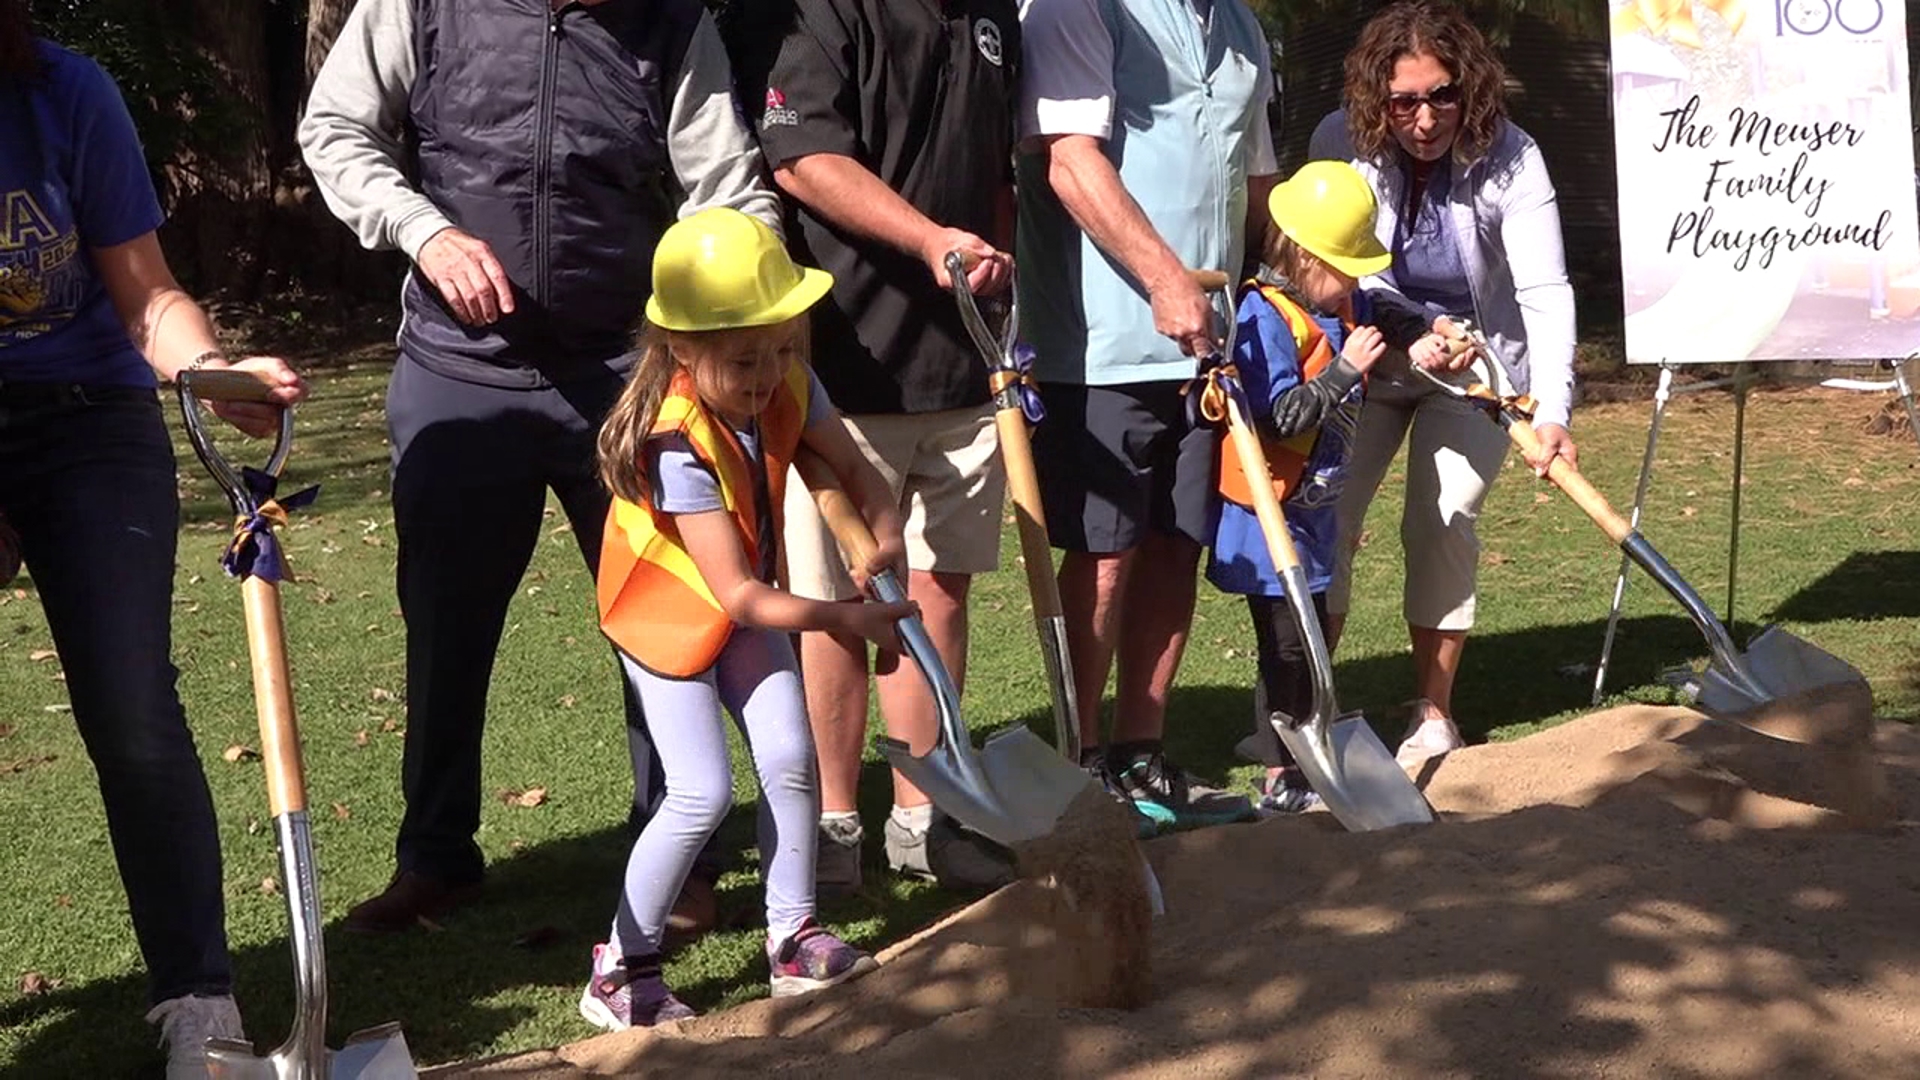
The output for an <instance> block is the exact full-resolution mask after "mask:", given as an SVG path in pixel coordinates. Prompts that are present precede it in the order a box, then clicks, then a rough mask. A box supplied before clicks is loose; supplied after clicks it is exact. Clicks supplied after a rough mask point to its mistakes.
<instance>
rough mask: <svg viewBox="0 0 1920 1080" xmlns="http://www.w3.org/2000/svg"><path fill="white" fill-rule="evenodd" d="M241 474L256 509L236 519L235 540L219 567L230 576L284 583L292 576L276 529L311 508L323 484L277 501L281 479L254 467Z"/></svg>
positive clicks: (223, 556) (221, 557) (234, 527)
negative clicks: (299, 511) (276, 492)
mask: <svg viewBox="0 0 1920 1080" xmlns="http://www.w3.org/2000/svg"><path fill="white" fill-rule="evenodd" d="M240 473H241V476H242V478H243V479H244V480H245V481H246V485H247V490H248V491H249V492H251V493H252V494H253V498H254V502H255V503H256V505H257V509H255V510H254V512H253V513H251V514H249V515H247V516H245V517H241V518H236V519H234V523H233V539H232V540H231V541H229V542H228V544H227V550H226V551H225V552H224V553H222V554H221V556H220V565H221V566H222V567H224V568H225V569H226V571H227V576H229V577H237V578H244V577H257V578H259V579H261V580H262V581H285V580H286V579H287V578H288V577H289V576H290V575H289V573H288V570H287V562H286V556H285V555H283V554H282V553H281V551H280V541H279V538H277V537H276V536H274V534H273V530H274V528H275V527H276V526H278V527H281V528H284V527H286V524H287V515H289V514H291V513H293V512H294V511H295V510H299V509H301V508H303V507H306V506H310V505H312V503H313V500H314V499H316V498H318V497H319V495H320V485H318V484H315V485H313V486H312V487H308V488H302V489H301V490H299V491H296V492H294V493H293V494H291V495H289V496H287V497H286V498H284V499H276V498H274V492H275V490H276V489H278V488H279V486H280V479H279V477H276V476H274V475H273V474H272V473H267V472H262V471H261V470H259V469H255V468H251V467H249V468H243V469H241V470H240Z"/></svg>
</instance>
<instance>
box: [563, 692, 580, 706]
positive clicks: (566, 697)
mask: <svg viewBox="0 0 1920 1080" xmlns="http://www.w3.org/2000/svg"><path fill="white" fill-rule="evenodd" d="M575 700H577V699H576V698H575V697H574V696H573V695H572V694H561V695H560V707H561V708H563V709H571V708H573V703H574V701H575Z"/></svg>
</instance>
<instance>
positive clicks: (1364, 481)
mask: <svg viewBox="0 0 1920 1080" xmlns="http://www.w3.org/2000/svg"><path fill="white" fill-rule="evenodd" d="M1401 362H1402V364H1404V363H1405V360H1404V359H1402V361H1401ZM1385 366H1387V365H1386V364H1385V363H1383V364H1382V365H1380V367H1385ZM1380 367H1376V368H1375V369H1374V377H1373V378H1372V379H1370V380H1369V382H1368V385H1367V401H1366V404H1365V405H1364V406H1363V407H1362V408H1361V410H1360V425H1359V429H1358V430H1357V431H1356V432H1355V433H1354V437H1353V457H1352V459H1351V460H1350V461H1349V463H1348V472H1347V484H1346V488H1345V490H1344V491H1342V492H1341V494H1340V502H1339V506H1338V509H1337V511H1336V513H1337V515H1338V518H1339V528H1340V542H1339V544H1338V545H1336V548H1335V558H1334V569H1333V582H1332V584H1331V585H1329V586H1328V589H1327V610H1328V611H1329V612H1331V613H1333V614H1337V615H1344V614H1346V613H1347V612H1348V611H1350V610H1351V609H1352V601H1353V560H1354V554H1355V550H1356V548H1357V546H1358V544H1359V542H1360V532H1361V529H1362V527H1363V526H1364V525H1365V524H1366V517H1367V507H1368V505H1369V504H1370V503H1372V502H1373V496H1374V494H1375V493H1376V492H1377V491H1379V489H1380V481H1381V480H1382V479H1384V478H1385V477H1386V475H1387V468H1388V467H1389V466H1391V465H1392V464H1393V457H1394V454H1396V453H1397V452H1398V451H1399V449H1400V444H1401V442H1403V441H1404V442H1406V443H1407V489H1406V504H1405V506H1404V507H1403V508H1402V509H1401V512H1400V542H1401V545H1402V546H1403V547H1404V549H1405V552H1406V585H1405V589H1404V593H1403V599H1402V607H1403V609H1404V611H1405V614H1406V619H1407V623H1408V625H1410V626H1418V627H1424V628H1427V629H1432V630H1468V629H1471V628H1472V627H1473V614H1474V583H1475V578H1476V575H1477V573H1478V571H1479V565H1480V539H1479V537H1478V536H1477V535H1475V533H1474V521H1475V519H1477V518H1478V517H1479V516H1480V506H1481V504H1482V503H1484V502H1485V501H1486V498H1487V492H1488V491H1489V490H1490V489H1491V488H1492V487H1493V479H1494V477H1495V476H1498V475H1499V473H1500V466H1501V464H1502V463H1503V462H1505V461H1506V457H1507V445H1508V443H1507V434H1506V432H1504V431H1502V430H1501V429H1500V426H1499V425H1498V424H1496V423H1494V422H1493V421H1492V420H1491V419H1489V418H1488V416H1487V415H1486V413H1484V412H1481V411H1479V410H1478V409H1475V408H1473V407H1472V406H1469V405H1467V404H1465V403H1464V402H1462V401H1460V400H1459V399H1457V398H1454V397H1452V396H1450V395H1448V394H1446V393H1443V392H1442V391H1441V390H1440V389H1439V388H1437V387H1434V386H1431V385H1428V384H1427V383H1426V382H1425V381H1424V380H1420V381H1411V380H1419V376H1417V375H1412V374H1410V373H1401V374H1400V376H1399V378H1398V379H1395V378H1393V377H1392V376H1390V375H1386V376H1385V377H1383V375H1384V374H1385V373H1382V372H1381V371H1380ZM1409 431H1411V435H1409Z"/></svg>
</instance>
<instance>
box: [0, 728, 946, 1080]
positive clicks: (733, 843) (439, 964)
mask: <svg viewBox="0 0 1920 1080" xmlns="http://www.w3.org/2000/svg"><path fill="white" fill-rule="evenodd" d="M861 790H862V792H863V800H862V802H863V806H862V810H863V812H864V813H865V816H866V820H868V821H869V822H879V821H882V820H884V818H885V815H886V812H887V807H888V806H889V805H890V803H891V795H890V792H889V789H888V785H887V779H886V770H885V768H884V767H883V766H882V765H880V764H879V763H877V762H876V763H869V764H868V765H867V766H866V767H865V769H864V772H863V776H862V784H861ZM758 805H759V804H758V801H757V800H756V801H743V802H741V803H739V804H738V805H737V806H735V807H734V809H733V811H732V812H731V813H730V814H729V815H728V817H727V819H726V821H725V822H724V823H723V824H722V826H721V829H720V833H719V838H718V844H719V848H720V851H721V852H722V853H723V854H722V861H723V863H725V864H727V869H729V870H741V869H744V870H747V871H754V872H751V873H746V874H741V873H729V874H728V875H727V876H726V877H725V878H723V880H722V885H721V888H720V889H719V891H718V899H719V908H720V913H719V926H720V929H719V930H718V931H717V932H716V933H715V934H713V935H710V936H709V937H708V938H705V939H702V940H700V941H698V942H693V943H690V944H688V945H686V946H684V947H681V948H673V949H670V954H669V958H668V961H669V967H668V973H669V977H670V978H674V977H675V971H676V968H678V969H679V970H680V971H682V972H684V971H686V970H689V969H690V970H692V971H693V972H695V973H696V974H694V975H693V976H692V977H687V976H686V975H685V974H681V975H679V977H678V978H676V979H675V982H674V989H675V992H676V993H677V994H678V995H679V996H680V997H681V998H682V999H684V1000H685V1001H687V1002H688V1004H690V1005H692V1006H693V1007H694V1008H696V1009H699V1010H701V1011H707V1010H709V1009H713V1008H716V1007H719V1006H721V1005H723V1004H734V1003H737V1002H739V1001H740V1000H743V999H744V998H748V997H754V996H764V994H765V988H766V981H765V980H766V977H767V969H766V961H765V959H764V958H763V956H762V954H761V949H762V945H761V942H762V941H763V940H764V937H763V935H764V927H765V919H764V913H763V908H762V904H763V899H762V897H763V892H762V889H761V885H760V881H759V877H758V874H757V856H756V855H755V854H753V851H754V823H755V815H756V812H757V809H758ZM878 832H879V830H878V829H877V828H876V829H874V830H872V831H871V832H870V834H869V837H870V842H869V843H868V845H867V853H868V856H869V862H868V865H867V867H866V871H867V885H866V887H865V888H863V889H862V890H861V891H860V892H859V893H857V894H855V895H853V896H850V897H846V898H840V899H834V900H827V901H823V902H822V904H821V907H820V911H821V916H822V918H823V919H824V920H826V921H828V922H830V923H834V924H837V925H840V926H843V927H845V926H847V925H848V924H854V925H855V926H857V927H858V930H857V932H848V933H847V936H848V938H849V939H850V940H854V941H855V942H856V943H857V944H860V945H862V946H863V947H866V948H869V949H878V948H880V947H881V946H883V945H884V944H887V943H890V942H893V941H897V940H899V939H901V938H903V937H906V936H907V935H908V934H910V933H912V932H913V931H915V930H917V929H919V928H921V927H922V926H925V925H927V924H929V923H931V922H933V921H935V920H937V919H938V918H939V917H940V916H941V915H942V914H944V913H945V912H947V911H950V910H952V909H955V908H958V907H961V906H963V905H964V904H966V903H969V902H971V901H972V900H973V899H976V897H975V896H973V895H968V894H963V893H957V892H945V891H941V890H939V889H936V888H934V887H932V886H930V885H922V884H918V883H912V884H909V883H904V882H896V881H893V880H891V875H888V874H886V872H885V866H884V861H880V862H875V861H874V857H875V856H876V855H877V853H878V850H879V844H878V843H877V836H878ZM630 846H631V844H630V834H629V833H628V831H627V830H626V828H625V827H624V826H621V827H615V828H608V829H602V830H599V831H596V832H591V833H586V834H581V835H576V836H572V837H568V838H566V839H564V840H559V841H556V842H552V843H546V844H541V845H535V846H529V847H527V848H526V849H525V850H523V851H520V852H517V853H515V854H514V855H513V856H511V857H509V858H506V859H502V860H497V861H495V862H494V863H493V864H492V865H491V866H490V867H489V868H488V879H487V888H486V892H485V894H484V896H483V898H482V900H481V901H480V902H479V903H478V904H476V905H474V906H473V907H472V908H470V909H467V910H464V911H462V912H459V913H457V914H456V915H454V916H453V917H451V918H449V919H447V920H446V922H445V925H444V926H442V927H438V928H435V929H433V930H422V931H420V932H415V933H408V934H402V935H394V936H377V935H363V934H352V933H347V932H344V931H342V930H341V929H340V927H339V925H338V923H337V922H335V923H333V924H331V925H329V926H328V928H327V932H326V947H327V951H326V959H327V965H328V976H329V979H328V982H329V989H330V995H329V996H330V1002H329V1023H328V1032H329V1038H328V1042H329V1044H330V1045H334V1046H338V1045H339V1043H340V1040H341V1039H343V1038H344V1037H345V1036H346V1035H347V1034H348V1033H350V1032H352V1031H355V1030H357V1029H360V1028H363V1027H369V1026H372V1025H374V1024H379V1023H382V1022H385V1021H389V1020H398V1021H400V1022H401V1023H402V1025H403V1026H404V1028H405V1031H406V1037H407V1042H408V1045H409V1047H410V1048H411V1049H412V1050H413V1053H414V1057H415V1060H416V1061H417V1062H419V1063H420V1064H422V1065H423V1066H424V1065H426V1064H429V1063H435V1062H443V1061H451V1060H462V1059H466V1058H469V1057H472V1056H474V1055H476V1054H478V1053H481V1052H484V1051H485V1050H487V1049H488V1048H489V1047H492V1046H493V1045H494V1044H495V1042H496V1040H498V1039H499V1038H500V1037H501V1036H502V1035H504V1034H505V1033H506V1032H508V1031H510V1030H511V1029H513V1028H514V1027H516V1026H518V1025H519V1024H521V1023H522V1022H524V1021H525V1020H527V1019H528V1018H529V1017H531V1016H534V1015H536V1014H537V1013H539V1012H541V1011H543V1009H544V1010H547V1011H550V1010H551V1003H550V1002H544V1003H540V1004H536V1003H535V1002H533V1001H530V1000H527V995H528V994H529V993H531V994H532V995H535V996H537V997H545V996H548V995H556V996H561V997H563V998H565V999H567V1000H572V999H573V998H574V997H577V996H578V994H579V992H580V988H581V986H582V985H584V983H585V980H586V975H587V969H588V959H589V957H590V955H591V950H592V948H593V945H594V943H595V942H597V941H601V940H604V939H605V937H606V933H607V927H608V924H609V923H610V922H611V921H612V917H613V912H614V908H615V905H616V903H617V902H618V899H619V890H620V888H621V882H622V881H623V878H624V874H625V869H626V861H627V854H628V851H629V850H630ZM323 857H324V856H323ZM323 872H324V871H323ZM111 887H114V888H118V886H117V884H113V885H112V886H111ZM321 891H322V896H323V897H325V898H328V899H330V900H332V901H334V904H333V906H334V907H336V908H337V907H339V902H340V901H343V900H348V899H353V900H358V899H360V898H358V897H353V898H346V897H338V896H330V895H329V894H328V893H327V884H326V881H325V880H324V877H323V879H322V881H321ZM450 955H457V956H462V957H464V961H463V962H455V963H450V962H449V956H450ZM233 962H234V971H235V995H236V997H237V998H238V1000H239V1001H240V1004H241V1007H242V1009H243V1011H244V1014H245V1018H246V1022H247V1031H248V1034H249V1035H250V1036H252V1038H253V1039H254V1041H255V1045H256V1047H257V1049H259V1050H260V1051H261V1052H263V1053H264V1052H266V1051H267V1050H270V1049H272V1048H273V1047H274V1046H275V1045H277V1044H278V1043H279V1041H280V1040H281V1039H283V1038H284V1037H285V1035H286V1032H287V1030H288V1026H289V1023H290V1019H291V1016H292V1011H293V987H292V972H291V966H290V964H291V962H290V959H289V954H288V950H287V944H286V939H285V938H284V937H281V938H278V939H276V940H275V941H274V942H272V943H269V944H263V945H258V946H254V947H249V948H243V949H239V950H237V951H236V952H235V953H234V956H233ZM429 980H430V981H429ZM756 991H757V992H756ZM145 994H146V977H145V973H144V971H134V972H130V973H128V974H127V975H124V976H122V977H120V978H116V979H108V980H98V981H93V982H89V983H86V984H85V985H83V986H79V987H75V988H72V989H62V988H55V989H53V990H52V991H51V992H48V993H45V994H40V995H37V996H34V997H29V998H22V999H19V1000H16V1001H13V1002H10V1003H8V1004H6V1005H5V1006H0V1027H14V1026H19V1025H28V1024H36V1023H42V1022H43V1021H44V1018H46V1017H49V1016H54V1017H57V1018H56V1019H53V1020H52V1022H50V1023H46V1024H45V1026H44V1027H42V1028H40V1029H39V1030H37V1031H35V1032H34V1033H33V1034H32V1035H31V1036H29V1037H27V1038H24V1039H22V1040H21V1041H20V1043H19V1046H18V1050H17V1052H16V1053H15V1055H14V1061H13V1063H11V1064H10V1065H9V1066H6V1067H0V1077H9V1078H10V1077H21V1078H25V1077H30V1076H31V1077H36V1078H45V1077H51V1076H63V1077H64V1076H75V1077H78V1076H87V1077H109V1076H138V1077H143V1078H144V1077H153V1078H158V1077H159V1076H161V1074H162V1068H161V1061H160V1055H159V1053H158V1051H157V1050H155V1049H153V1043H152V1040H153V1039H154V1038H155V1037H156V1033H155V1032H154V1030H153V1029H151V1028H148V1027H146V1026H145V1025H142V1024H139V1023H138V1022H137V1017H138V1016H139V1014H140V1013H141V1012H142V1011H143V1010H144V1009H145V1008H146V1001H145ZM103 1019H104V1021H105V1022H104V1023H103ZM591 1034H593V1031H592V1029H591V1028H589V1027H588V1026H587V1025H586V1024H585V1022H584V1021H583V1022H582V1023H581V1024H580V1025H579V1026H578V1027H577V1028H568V1029H567V1030H564V1031H561V1032H559V1033H558V1036H559V1039H560V1040H561V1041H571V1040H574V1039H580V1038H585V1037H587V1036H589V1035H591Z"/></svg>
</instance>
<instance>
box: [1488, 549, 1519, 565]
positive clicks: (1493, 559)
mask: <svg viewBox="0 0 1920 1080" xmlns="http://www.w3.org/2000/svg"><path fill="white" fill-rule="evenodd" d="M1483 557H1484V558H1485V559H1486V560H1487V565H1488V566H1505V565H1506V564H1507V563H1509V562H1512V561H1513V560H1511V559H1509V558H1508V557H1507V556H1506V553H1505V552H1500V551H1489V552H1487V553H1486V554H1485V555H1484V556H1483Z"/></svg>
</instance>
